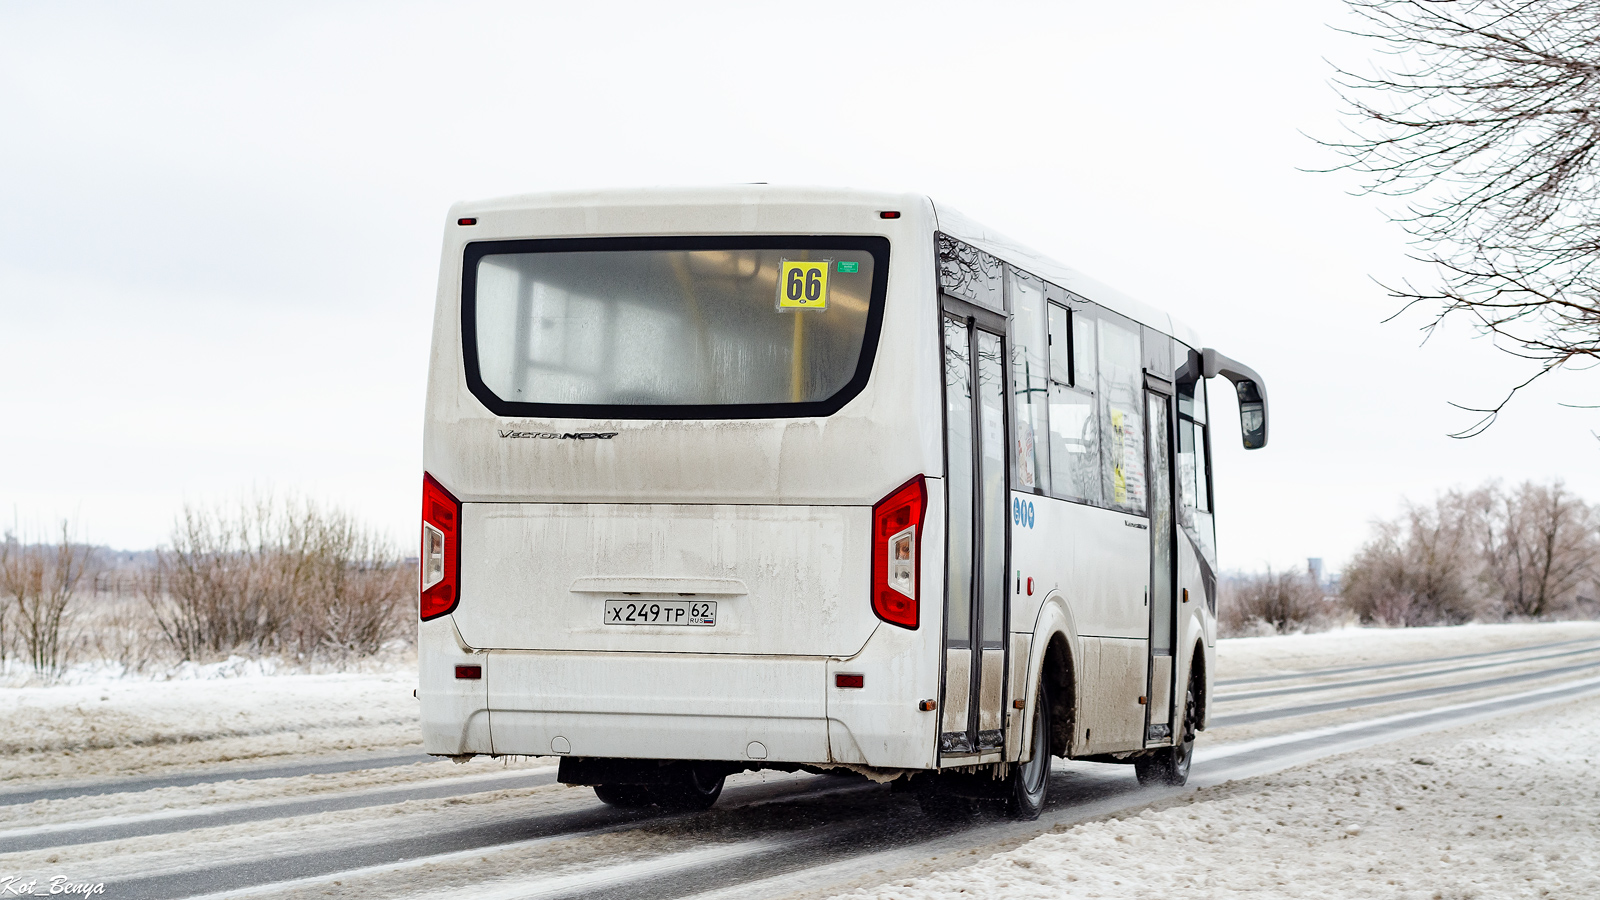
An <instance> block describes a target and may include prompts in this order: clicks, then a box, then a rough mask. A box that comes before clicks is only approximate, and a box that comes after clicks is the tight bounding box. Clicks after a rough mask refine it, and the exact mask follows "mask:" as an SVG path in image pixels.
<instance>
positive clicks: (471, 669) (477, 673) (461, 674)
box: [456, 666, 483, 681]
mask: <svg viewBox="0 0 1600 900" xmlns="http://www.w3.org/2000/svg"><path fill="white" fill-rule="evenodd" d="M456 677H457V678H464V679H466V680H468V681H477V680H478V679H480V678H482V677H483V666H456Z"/></svg>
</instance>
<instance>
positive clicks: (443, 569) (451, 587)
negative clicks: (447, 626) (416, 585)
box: [418, 472, 461, 678]
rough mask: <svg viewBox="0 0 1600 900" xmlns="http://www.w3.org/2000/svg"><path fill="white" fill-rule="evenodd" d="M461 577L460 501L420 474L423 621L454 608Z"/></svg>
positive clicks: (429, 477) (421, 607)
mask: <svg viewBox="0 0 1600 900" xmlns="http://www.w3.org/2000/svg"><path fill="white" fill-rule="evenodd" d="M460 574H461V501H459V500H457V499H456V498H455V495H454V494H451V493H450V492H449V491H447V490H445V489H444V485H442V484H440V483H439V482H437V481H435V480H434V478H433V476H432V475H429V474H428V473H427V472H423V473H422V572H421V575H422V596H421V600H420V602H419V603H418V610H419V612H420V614H421V616H422V618H423V619H424V620H427V619H436V618H438V617H440V616H442V615H445V614H446V613H448V612H450V611H451V610H453V609H455V608H456V602H457V601H458V600H460V599H461V598H460V597H459V596H458V594H459V592H458V591H457V589H456V587H457V582H458V581H459V576H460ZM456 677H457V678H459V677H461V676H460V675H457V676H456Z"/></svg>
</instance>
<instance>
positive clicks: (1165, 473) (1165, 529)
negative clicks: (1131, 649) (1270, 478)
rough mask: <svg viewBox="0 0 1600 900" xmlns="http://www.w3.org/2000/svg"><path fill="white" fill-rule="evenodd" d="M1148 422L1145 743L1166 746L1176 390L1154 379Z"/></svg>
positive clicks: (1170, 687) (1170, 678)
mask: <svg viewBox="0 0 1600 900" xmlns="http://www.w3.org/2000/svg"><path fill="white" fill-rule="evenodd" d="M1146 387H1147V388H1148V389H1147V390H1146V391H1145V412H1146V415H1145V422H1146V423H1147V424H1146V427H1147V428H1148V429H1149V431H1148V433H1147V434H1146V436H1145V437H1146V439H1145V446H1146V447H1147V448H1149V449H1148V451H1147V453H1148V457H1147V460H1146V462H1147V464H1148V467H1147V468H1146V469H1145V471H1146V472H1148V473H1149V484H1150V494H1149V498H1150V665H1149V666H1148V667H1147V669H1146V671H1147V672H1148V673H1149V676H1148V677H1149V684H1148V690H1147V691H1146V692H1145V696H1146V697H1147V698H1148V699H1149V703H1148V704H1147V705H1146V706H1145V716H1146V718H1145V743H1146V744H1147V745H1155V744H1166V743H1169V742H1170V741H1171V739H1172V703H1173V699H1174V697H1175V692H1174V690H1173V679H1174V678H1175V677H1176V673H1175V672H1174V671H1173V663H1174V659H1175V657H1174V655H1173V649H1172V648H1173V640H1172V634H1173V622H1174V618H1175V615H1176V612H1177V610H1176V608H1175V607H1176V604H1177V597H1176V596H1175V595H1176V590H1175V587H1176V585H1177V579H1176V578H1175V577H1174V573H1173V559H1174V547H1173V540H1174V537H1175V532H1174V531H1173V525H1174V518H1173V510H1172V502H1173V501H1172V465H1173V461H1174V455H1173V452H1172V392H1171V388H1170V387H1167V386H1166V385H1164V384H1158V383H1157V381H1156V380H1155V379H1149V380H1147V381H1146Z"/></svg>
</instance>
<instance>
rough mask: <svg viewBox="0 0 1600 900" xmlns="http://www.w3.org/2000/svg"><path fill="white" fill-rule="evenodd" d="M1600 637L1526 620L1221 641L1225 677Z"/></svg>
mask: <svg viewBox="0 0 1600 900" xmlns="http://www.w3.org/2000/svg"><path fill="white" fill-rule="evenodd" d="M1584 639H1593V640H1600V622H1595V621H1577V622H1523V623H1495V624H1472V625H1441V626H1436V627H1430V628H1339V629H1335V630H1333V631H1321V632H1314V633H1310V634H1282V635H1273V636H1268V637H1247V638H1225V639H1223V640H1221V641H1218V642H1217V673H1216V677H1217V678H1218V679H1221V680H1227V679H1231V678H1249V677H1256V676H1263V675H1283V674H1289V673H1295V672H1305V671H1309V670H1314V669H1322V668H1333V667H1344V666H1362V665H1379V664H1383V663H1392V662H1399V661H1402V660H1421V659H1437V658H1439V657H1442V656H1458V655H1461V654H1467V653H1487V652H1493V651H1496V650H1506V649H1510V648H1514V647H1532V646H1536V645H1540V644H1553V643H1556V642H1559V641H1572V640H1584Z"/></svg>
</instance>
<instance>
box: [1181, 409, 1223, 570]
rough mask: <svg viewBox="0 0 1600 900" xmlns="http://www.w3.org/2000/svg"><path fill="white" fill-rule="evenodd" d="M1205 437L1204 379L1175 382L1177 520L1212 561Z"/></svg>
mask: <svg viewBox="0 0 1600 900" xmlns="http://www.w3.org/2000/svg"><path fill="white" fill-rule="evenodd" d="M1209 448H1210V443H1209V442H1208V441H1207V440H1206V383H1205V380H1204V379H1201V380H1198V381H1195V382H1194V383H1193V384H1180V385H1178V491H1179V493H1180V494H1181V496H1182V501H1183V502H1182V503H1180V504H1179V506H1178V516H1179V518H1178V521H1179V522H1180V523H1181V524H1182V525H1183V526H1184V529H1185V530H1186V531H1187V532H1188V533H1190V534H1192V535H1194V536H1195V537H1196V539H1197V540H1198V541H1199V542H1200V546H1201V547H1202V552H1203V553H1204V554H1205V555H1206V558H1207V559H1208V560H1210V561H1211V562H1212V563H1213V564H1215V562H1216V554H1217V551H1216V534H1215V531H1214V528H1213V524H1212V520H1211V454H1210V452H1209Z"/></svg>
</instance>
